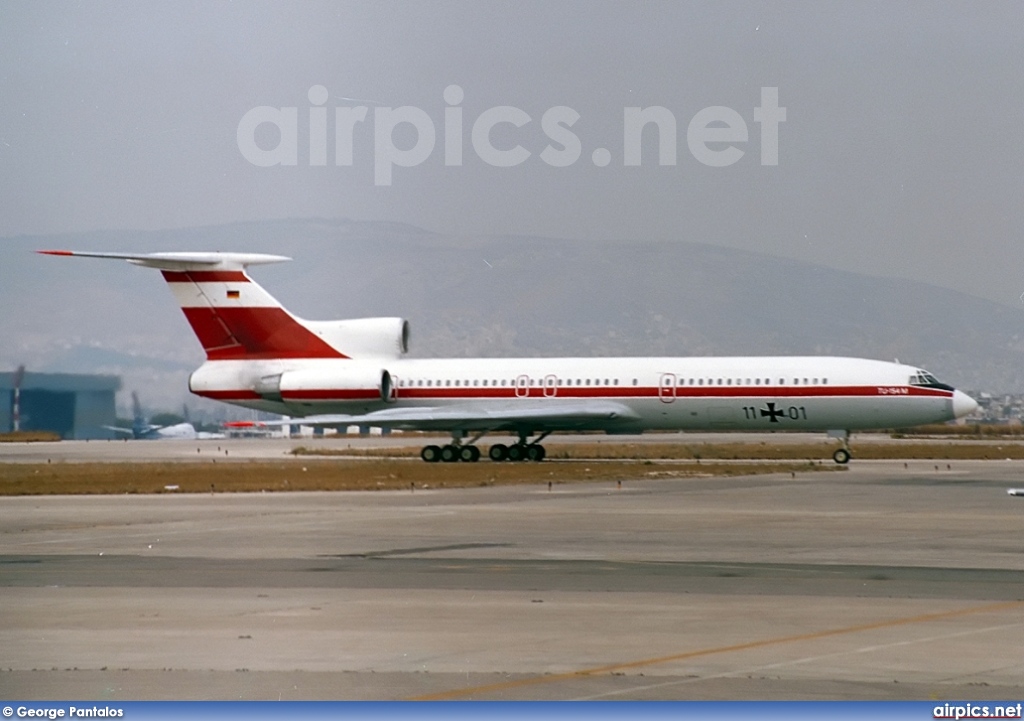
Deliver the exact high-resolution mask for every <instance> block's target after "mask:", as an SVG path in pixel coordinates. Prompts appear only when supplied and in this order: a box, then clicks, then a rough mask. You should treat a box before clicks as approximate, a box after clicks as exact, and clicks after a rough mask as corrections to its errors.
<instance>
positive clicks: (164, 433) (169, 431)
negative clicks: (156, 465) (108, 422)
mask: <svg viewBox="0 0 1024 721" xmlns="http://www.w3.org/2000/svg"><path fill="white" fill-rule="evenodd" d="M185 410H186V413H187V412H188V409H187V408H186V409H185ZM103 427H104V428H106V429H108V430H111V431H114V432H115V433H123V434H124V435H125V437H129V438H134V439H135V440H137V441H164V440H169V439H178V440H188V441H195V440H211V439H215V438H225V437H226V436H225V435H224V434H223V433H207V432H206V431H197V430H196V427H195V426H194V425H192V424H191V423H189V422H188V419H187V418H186V420H185V421H184V422H182V423H175V424H173V425H168V426H155V425H153V424H151V423H147V422H146V418H145V416H143V415H142V404H141V403H139V394H138V393H137V392H135V391H132V427H131V428H121V427H120V426H103Z"/></svg>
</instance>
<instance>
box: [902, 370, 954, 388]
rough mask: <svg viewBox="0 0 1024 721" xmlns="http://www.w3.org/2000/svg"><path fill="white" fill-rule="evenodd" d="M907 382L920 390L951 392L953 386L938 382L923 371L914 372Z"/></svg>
mask: <svg viewBox="0 0 1024 721" xmlns="http://www.w3.org/2000/svg"><path fill="white" fill-rule="evenodd" d="M909 382H910V385H912V386H919V387H921V388H939V389H941V390H944V391H951V390H953V386H951V385H948V384H946V383H942V382H940V381H939V379H938V378H936V377H935V376H933V375H932V374H931V373H929V372H928V371H923V370H918V371H915V372H914V375H912V376H910V381H909Z"/></svg>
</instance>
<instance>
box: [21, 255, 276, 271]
mask: <svg viewBox="0 0 1024 721" xmlns="http://www.w3.org/2000/svg"><path fill="white" fill-rule="evenodd" d="M36 252H37V253H42V254H43V255H64V256H74V257H79V258H110V259H114V260H127V261H128V262H129V263H132V264H133V265H141V266H144V267H146V268H158V269H160V270H176V271H187V270H242V269H243V268H245V267H246V266H249V265H264V264H267V263H283V262H284V261H287V260H291V258H289V257H287V256H284V255H269V254H267V253H221V252H206V253H94V252H91V251H82V250H39V251H36Z"/></svg>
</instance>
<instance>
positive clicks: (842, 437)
mask: <svg viewBox="0 0 1024 721" xmlns="http://www.w3.org/2000/svg"><path fill="white" fill-rule="evenodd" d="M828 437H829V438H838V439H839V441H840V442H841V443H842V444H843V447H842V448H837V449H836V450H835V452H834V453H833V454H832V460H833V461H835V462H836V463H838V464H839V465H841V466H845V465H846V464H847V463H849V462H850V459H851V458H853V454H851V453H850V432H849V431H829V432H828Z"/></svg>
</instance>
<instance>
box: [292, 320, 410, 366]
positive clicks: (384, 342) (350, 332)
mask: <svg viewBox="0 0 1024 721" xmlns="http://www.w3.org/2000/svg"><path fill="white" fill-rule="evenodd" d="M303 323H304V324H305V325H306V327H307V328H309V329H310V330H311V331H313V332H314V333H316V334H317V335H318V336H319V337H320V338H322V339H323V340H324V341H326V342H327V343H328V344H329V345H330V346H331V347H333V348H335V349H336V350H337V351H338V352H339V353H342V354H344V355H346V356H348V357H349V358H356V359H369V358H381V359H389V360H393V359H396V358H400V357H402V356H403V355H405V354H406V353H408V352H409V321H407V320H405V319H404V318H355V319H353V320H307V321H303Z"/></svg>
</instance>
